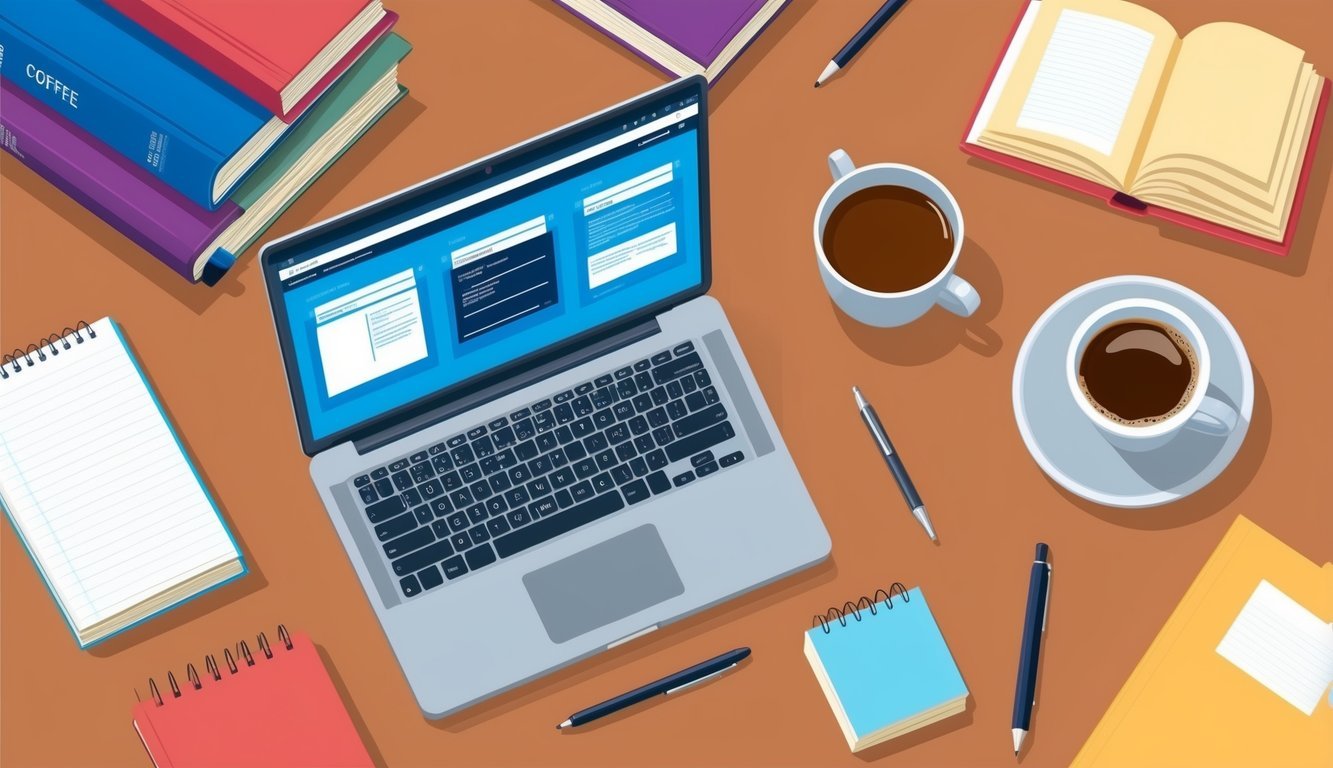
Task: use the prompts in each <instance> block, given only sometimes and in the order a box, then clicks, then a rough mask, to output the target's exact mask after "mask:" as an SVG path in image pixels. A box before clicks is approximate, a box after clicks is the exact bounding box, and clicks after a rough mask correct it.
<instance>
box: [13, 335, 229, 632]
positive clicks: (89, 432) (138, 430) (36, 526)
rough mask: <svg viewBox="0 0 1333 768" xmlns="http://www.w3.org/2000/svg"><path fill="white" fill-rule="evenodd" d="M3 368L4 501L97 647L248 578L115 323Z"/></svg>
mask: <svg viewBox="0 0 1333 768" xmlns="http://www.w3.org/2000/svg"><path fill="white" fill-rule="evenodd" d="M3 360H4V363H3V368H0V371H2V372H0V503H2V504H3V506H4V509H5V512H6V513H7V514H8V515H9V518H10V521H11V522H12V523H13V525H14V528H15V530H16V531H17V532H18V534H19V537H20V538H21V539H22V540H23V544H24V546H26V547H27V549H28V552H29V554H30V555H31V556H32V559H33V562H34V563H35V564H36V566H37V569H38V571H39V572H40V573H41V575H42V578H43V579H45V580H46V584H47V586H48V588H49V589H50V591H51V594H52V595H53V596H54V597H55V600H56V603H57V604H58V605H59V606H60V610H61V612H62V613H63V614H64V616H65V620H66V621H67V622H68V623H69V626H70V629H71V630H72V631H73V632H74V635H75V638H76V639H77V640H78V642H79V646H80V647H87V646H89V645H92V644H94V643H96V642H98V641H100V640H103V639H105V638H107V637H109V636H111V635H113V634H115V633H117V632H120V631H122V630H124V629H126V628H128V627H130V626H132V625H134V624H137V623H138V622H140V621H143V620H144V619H147V618H149V617H151V616H153V615H155V614H157V613H160V612H161V611H164V610H166V609H168V608H170V607H172V606H174V605H178V604H179V603H182V602H184V601H186V600H189V599H190V598H191V597H194V596H196V595H198V594H200V593H202V592H204V591H207V590H209V589H211V588H213V587H216V586H218V585H219V584H222V583H223V582H226V581H228V580H230V579H233V578H236V577H237V576H240V575H242V574H244V573H245V571H246V567H245V562H244V559H243V558H242V557H241V553H240V550H239V549H238V548H237V546H236V542H235V540H234V539H233V538H232V536H231V532H230V531H228V530H227V527H226V525H225V524H224V523H223V522H222V517H221V515H220V513H219V512H218V509H217V507H216V505H214V503H213V500H212V498H211V497H210V496H209V494H208V491H207V490H206V489H205V488H204V485H203V482H202V481H201V480H200V478H199V475H198V473H197V472H195V469H194V467H193V466H192V465H191V464H190V460H189V459H188V458H187V457H186V455H185V450H184V448H183V446H182V445H181V443H180V440H179V439H178V438H177V437H176V433H175V432H174V431H173V430H172V428H171V425H170V423H169V422H168V421H167V417H166V414H165V412H163V410H162V407H161V405H160V404H159V403H158V400H157V397H156V396H155V395H154V394H153V391H152V389H151V387H150V386H149V384H148V381H147V379H146V378H145V377H144V375H143V372H142V371H141V370H140V368H139V365H138V363H137V362H136V361H135V359H134V356H133V354H132V353H131V351H130V349H129V346H128V345H127V344H126V343H125V339H124V337H122V336H121V334H120V329H119V327H118V326H117V325H116V324H115V322H114V321H112V320H111V318H109V317H108V318H102V319H101V320H98V321H97V322H96V323H93V324H92V325H88V324H87V323H79V325H78V326H76V327H75V328H74V329H69V328H66V329H65V331H64V332H63V333H60V334H52V335H51V336H49V337H47V338H46V339H43V340H41V341H39V342H38V343H36V344H31V345H29V346H28V347H27V350H26V351H20V350H15V352H14V354H13V355H11V356H6V357H5V358H3Z"/></svg>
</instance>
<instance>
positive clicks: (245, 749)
mask: <svg viewBox="0 0 1333 768" xmlns="http://www.w3.org/2000/svg"><path fill="white" fill-rule="evenodd" d="M256 639H257V640H258V642H256V643H255V644H254V645H250V644H248V643H244V642H243V643H237V645H236V647H235V648H234V649H233V648H228V649H227V650H226V651H224V652H223V653H222V654H221V655H213V656H208V657H206V658H205V662H204V666H203V668H202V669H200V668H198V667H195V666H194V665H190V666H188V667H186V673H185V675H184V676H183V677H180V678H177V677H176V676H175V674H174V673H173V674H169V675H168V676H167V678H166V679H165V680H164V681H163V684H161V685H159V684H158V683H157V682H154V681H151V680H150V681H149V693H150V697H149V698H148V700H146V701H141V702H139V704H138V705H137V706H135V708H134V730H136V731H137V732H138V733H139V738H140V739H142V740H143V744H144V747H145V748H147V749H148V755H149V757H151V758H152V760H153V765H155V766H157V768H234V767H235V766H283V768H370V767H371V766H373V765H374V763H373V762H372V761H371V759H370V755H369V754H368V753H367V752H366V747H365V745H364V744H363V743H362V741H361V736H360V734H358V733H357V730H356V726H355V725H353V724H352V718H351V716H349V715H348V714H347V710H346V709H345V708H344V707H343V702H342V698H341V697H339V695H338V689H337V688H335V687H334V685H333V680H332V679H331V678H330V677H329V671H328V670H327V669H326V668H325V667H324V662H323V660H322V659H320V656H319V651H318V650H317V649H316V648H315V644H314V643H312V642H311V641H310V638H309V637H307V636H306V635H303V634H295V635H289V634H288V633H287V630H286V629H285V628H283V627H279V628H278V637H277V639H276V641H275V642H273V643H272V644H270V643H269V642H268V640H267V638H266V637H265V636H264V635H262V634H261V635H259V636H258V637H257V638H256Z"/></svg>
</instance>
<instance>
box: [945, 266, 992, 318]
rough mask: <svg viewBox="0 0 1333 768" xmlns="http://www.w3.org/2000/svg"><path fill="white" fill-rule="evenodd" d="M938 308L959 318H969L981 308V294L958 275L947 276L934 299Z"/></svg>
mask: <svg viewBox="0 0 1333 768" xmlns="http://www.w3.org/2000/svg"><path fill="white" fill-rule="evenodd" d="M936 300H937V301H938V302H939V304H940V306H942V307H944V308H945V309H947V310H949V311H950V312H952V313H954V314H955V315H958V316H960V317H971V316H972V313H973V312H976V311H977V307H979V306H981V294H979V293H977V289H976V288H973V287H972V284H971V283H969V282H968V281H966V280H964V279H963V278H961V277H959V276H958V275H949V279H948V280H946V281H944V285H943V286H942V287H941V288H940V293H939V296H938V297H937V299H936Z"/></svg>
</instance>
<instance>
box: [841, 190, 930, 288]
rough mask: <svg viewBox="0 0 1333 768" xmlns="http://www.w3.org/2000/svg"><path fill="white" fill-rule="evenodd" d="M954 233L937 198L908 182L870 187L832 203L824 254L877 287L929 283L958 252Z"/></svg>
mask: <svg viewBox="0 0 1333 768" xmlns="http://www.w3.org/2000/svg"><path fill="white" fill-rule="evenodd" d="M953 244H954V234H953V228H952V227H950V226H949V219H948V218H946V217H945V215H944V211H942V210H940V207H939V206H938V205H936V204H935V201H934V200H931V199H930V197H928V196H927V195H925V194H924V193H921V192H918V191H917V190H915V189H909V188H907V187H898V186H890V185H881V186H875V187H866V188H865V189H861V190H858V191H856V192H853V193H852V194H850V195H848V196H847V199H846V200H843V201H842V202H841V203H839V204H838V207H837V208H834V209H833V213H832V214H830V215H829V220H828V224H827V225H825V227H824V243H823V245H824V255H825V256H827V257H828V261H829V264H830V265H831V266H832V267H833V269H834V271H836V272H837V273H838V274H840V275H842V276H843V278H844V279H846V280H847V281H848V282H850V283H852V284H853V285H856V286H858V287H860V288H864V289H865V290H867V291H874V292H875V293H901V292H903V291H910V290H912V289H913V288H917V287H919V286H922V285H925V284H926V283H928V282H930V281H931V280H933V279H934V278H935V277H936V276H937V275H939V274H940V273H941V272H943V271H944V268H945V267H947V266H948V265H949V260H950V259H952V258H953Z"/></svg>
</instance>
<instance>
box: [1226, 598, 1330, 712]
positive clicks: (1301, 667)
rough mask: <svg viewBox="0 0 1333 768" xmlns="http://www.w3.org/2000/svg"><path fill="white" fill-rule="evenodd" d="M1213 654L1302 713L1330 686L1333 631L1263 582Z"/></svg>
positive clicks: (1312, 706) (1318, 699) (1298, 604)
mask: <svg viewBox="0 0 1333 768" xmlns="http://www.w3.org/2000/svg"><path fill="white" fill-rule="evenodd" d="M1217 652H1218V653H1219V654H1220V655H1221V656H1222V658H1224V659H1226V660H1227V661H1229V662H1231V663H1232V664H1235V665H1236V666H1238V667H1240V668H1241V669H1242V670H1244V672H1245V674H1247V675H1249V676H1250V677H1253V678H1254V679H1255V680H1258V681H1259V682H1260V683H1262V684H1263V686H1264V687H1265V688H1267V689H1268V690H1270V691H1272V692H1273V693H1275V694H1277V695H1278V696H1281V697H1282V698H1283V699H1285V700H1286V701H1287V702H1288V703H1290V704H1291V705H1292V706H1294V707H1296V708H1297V709H1299V710H1300V711H1302V712H1304V713H1305V714H1307V715H1309V714H1313V713H1314V708H1315V707H1316V706H1318V704H1319V701H1320V700H1321V699H1323V698H1324V691H1325V689H1327V688H1328V684H1329V683H1330V682H1333V627H1330V626H1329V625H1328V624H1325V623H1324V622H1323V620H1322V619H1320V618H1319V617H1318V616H1316V615H1314V614H1313V613H1311V612H1310V611H1308V610H1306V609H1305V608H1304V607H1303V606H1302V605H1301V604H1300V603H1298V602H1296V601H1295V600H1292V599H1291V598H1290V597H1288V596H1287V595H1286V594H1285V593H1284V592H1283V591H1282V590H1280V589H1278V588H1277V587H1275V586H1273V585H1272V584H1270V583H1269V582H1268V580H1267V579H1264V580H1262V581H1260V582H1259V586H1258V587H1256V588H1255V590H1254V594H1252V595H1250V599H1249V600H1247V601H1246V603H1245V607H1244V608H1242V609H1241V612H1240V615H1239V616H1237V617H1236V621H1235V622H1234V623H1232V625H1231V629H1228V630H1227V633H1226V635H1225V636H1224V637H1223V638H1222V642H1221V643H1219V644H1218V646H1217Z"/></svg>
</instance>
